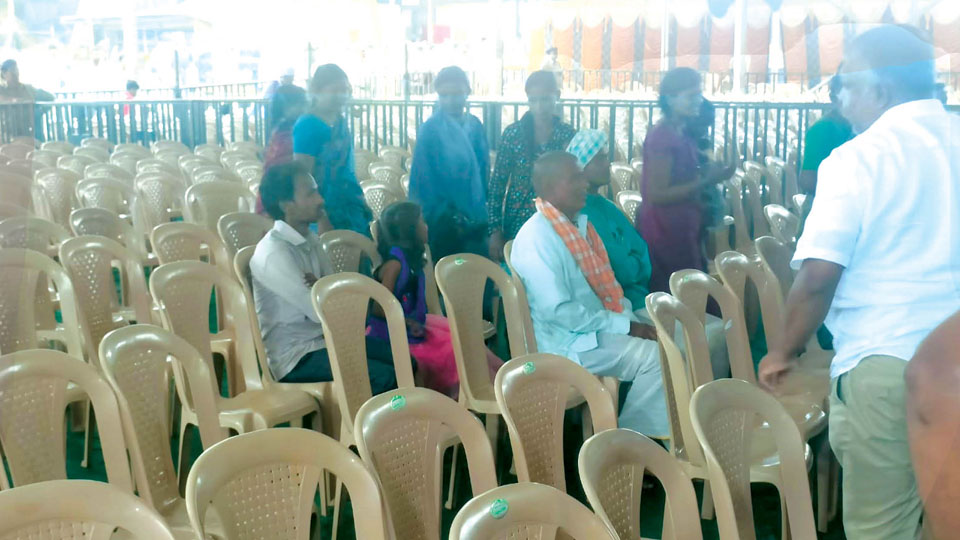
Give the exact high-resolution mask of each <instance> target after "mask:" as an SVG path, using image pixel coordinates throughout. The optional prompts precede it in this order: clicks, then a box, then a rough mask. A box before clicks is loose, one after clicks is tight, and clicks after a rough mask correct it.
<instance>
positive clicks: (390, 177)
mask: <svg viewBox="0 0 960 540" xmlns="http://www.w3.org/2000/svg"><path fill="white" fill-rule="evenodd" d="M401 176H403V169H401V168H400V166H399V165H390V164H389V163H383V162H379V163H373V164H371V165H370V179H369V180H367V182H369V183H371V184H372V185H377V184H380V185H384V186H390V187H393V188H395V189H396V191H400V190H401V189H403V187H402V186H401V185H400V177H401Z"/></svg>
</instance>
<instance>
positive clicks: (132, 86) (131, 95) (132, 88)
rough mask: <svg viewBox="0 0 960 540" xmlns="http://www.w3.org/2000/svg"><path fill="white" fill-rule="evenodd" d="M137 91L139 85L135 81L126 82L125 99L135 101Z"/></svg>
mask: <svg viewBox="0 0 960 540" xmlns="http://www.w3.org/2000/svg"><path fill="white" fill-rule="evenodd" d="M139 91H140V85H139V84H137V81H134V80H129V81H127V94H126V98H127V99H136V98H137V92H139Z"/></svg>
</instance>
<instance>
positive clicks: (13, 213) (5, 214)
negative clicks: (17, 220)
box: [0, 202, 30, 221]
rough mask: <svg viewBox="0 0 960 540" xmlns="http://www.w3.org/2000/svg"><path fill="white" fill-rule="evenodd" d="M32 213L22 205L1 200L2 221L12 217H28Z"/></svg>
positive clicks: (0, 218) (0, 212)
mask: <svg viewBox="0 0 960 540" xmlns="http://www.w3.org/2000/svg"><path fill="white" fill-rule="evenodd" d="M29 215H30V210H29V209H27V208H24V207H22V206H17V205H15V204H10V203H8V202H0V221H3V220H5V219H9V218H12V217H26V216H29Z"/></svg>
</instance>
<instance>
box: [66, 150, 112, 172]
mask: <svg viewBox="0 0 960 540" xmlns="http://www.w3.org/2000/svg"><path fill="white" fill-rule="evenodd" d="M73 155H75V156H83V157H88V158H90V159H92V160H93V162H94V163H106V162H108V161H110V152H109V151H107V150H104V149H103V148H102V147H98V146H81V147H79V148H74V149H73ZM80 173H81V174H82V173H83V171H80Z"/></svg>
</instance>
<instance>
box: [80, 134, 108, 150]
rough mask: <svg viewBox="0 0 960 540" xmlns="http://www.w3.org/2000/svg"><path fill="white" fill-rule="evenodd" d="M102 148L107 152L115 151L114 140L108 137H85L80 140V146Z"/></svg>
mask: <svg viewBox="0 0 960 540" xmlns="http://www.w3.org/2000/svg"><path fill="white" fill-rule="evenodd" d="M91 146H92V147H96V148H102V149H103V150H104V151H105V152H111V151H113V142H111V141H110V139H107V138H106V137H84V138H83V139H82V140H81V141H80V148H87V147H91Z"/></svg>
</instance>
